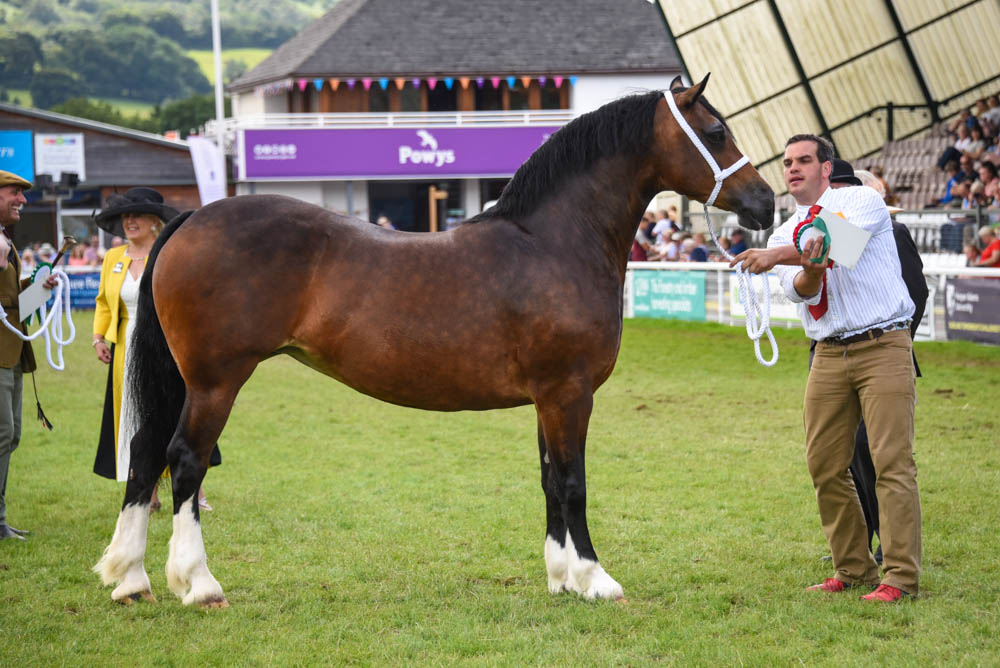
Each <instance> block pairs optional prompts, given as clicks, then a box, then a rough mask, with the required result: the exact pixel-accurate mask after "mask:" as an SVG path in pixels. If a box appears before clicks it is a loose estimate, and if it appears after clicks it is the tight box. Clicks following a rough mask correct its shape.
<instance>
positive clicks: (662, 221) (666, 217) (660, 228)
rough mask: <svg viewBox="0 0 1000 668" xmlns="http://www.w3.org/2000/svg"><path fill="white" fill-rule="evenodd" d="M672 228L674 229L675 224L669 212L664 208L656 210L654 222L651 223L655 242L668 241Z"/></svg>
mask: <svg viewBox="0 0 1000 668" xmlns="http://www.w3.org/2000/svg"><path fill="white" fill-rule="evenodd" d="M674 229H676V226H675V225H674V221H673V220H671V218H670V212H669V211H667V210H666V209H660V210H659V211H657V212H656V224H655V225H653V239H655V240H656V243H658V244H661V243H664V242H665V241H669V240H670V236H671V235H672V234H673V232H674Z"/></svg>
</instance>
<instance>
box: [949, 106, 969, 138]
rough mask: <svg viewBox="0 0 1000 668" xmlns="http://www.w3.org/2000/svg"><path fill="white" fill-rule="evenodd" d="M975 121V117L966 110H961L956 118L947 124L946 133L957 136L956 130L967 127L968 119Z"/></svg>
mask: <svg viewBox="0 0 1000 668" xmlns="http://www.w3.org/2000/svg"><path fill="white" fill-rule="evenodd" d="M970 118H971V119H972V120H973V121H974V120H975V117H974V116H973V115H972V114H971V113H970V112H969V110H968V109H963V110H962V111H960V112H959V113H958V117H957V118H955V119H953V120H952V121H951V123H948V132H949V133H950V134H953V135H954V134H958V129H959V128H960V127H962V126H963V125H964V126H965V127H968V126H969V119H970Z"/></svg>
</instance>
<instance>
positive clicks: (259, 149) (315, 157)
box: [242, 126, 559, 179]
mask: <svg viewBox="0 0 1000 668" xmlns="http://www.w3.org/2000/svg"><path fill="white" fill-rule="evenodd" d="M558 129H559V126H544V127H540V126H516V127H490V128H479V127H477V128H455V127H450V128H434V127H431V128H426V129H421V128H406V129H402V128H380V129H374V130H371V129H364V130H324V129H315V130H244V131H243V139H244V141H243V156H242V161H243V178H244V179H269V178H273V179H292V178H303V179H317V178H333V179H338V178H342V179H348V178H353V179H358V178H378V177H388V178H401V177H402V178H435V177H438V176H499V177H503V176H511V175H512V174H513V173H514V172H516V171H517V168H518V167H520V166H521V163H523V162H524V161H525V160H527V159H528V156H530V155H531V154H532V153H533V152H534V151H535V149H537V148H538V147H539V146H541V145H542V143H544V142H545V140H546V139H548V138H549V136H551V135H552V133H553V132H555V131H556V130H558Z"/></svg>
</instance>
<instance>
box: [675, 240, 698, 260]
mask: <svg viewBox="0 0 1000 668" xmlns="http://www.w3.org/2000/svg"><path fill="white" fill-rule="evenodd" d="M694 249H695V243H694V239H692V238H691V237H688V238H686V239H684V240H683V241H682V242H681V250H680V253H679V254H678V257H677V260H678V262H690V261H691V253H693V252H694Z"/></svg>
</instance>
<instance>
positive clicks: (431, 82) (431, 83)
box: [427, 77, 438, 90]
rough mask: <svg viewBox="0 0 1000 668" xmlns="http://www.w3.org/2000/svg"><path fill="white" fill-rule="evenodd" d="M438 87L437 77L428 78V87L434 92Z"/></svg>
mask: <svg viewBox="0 0 1000 668" xmlns="http://www.w3.org/2000/svg"><path fill="white" fill-rule="evenodd" d="M437 85H438V80H437V78H435V77H427V87H428V88H430V89H431V90H434V87H435V86H437Z"/></svg>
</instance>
